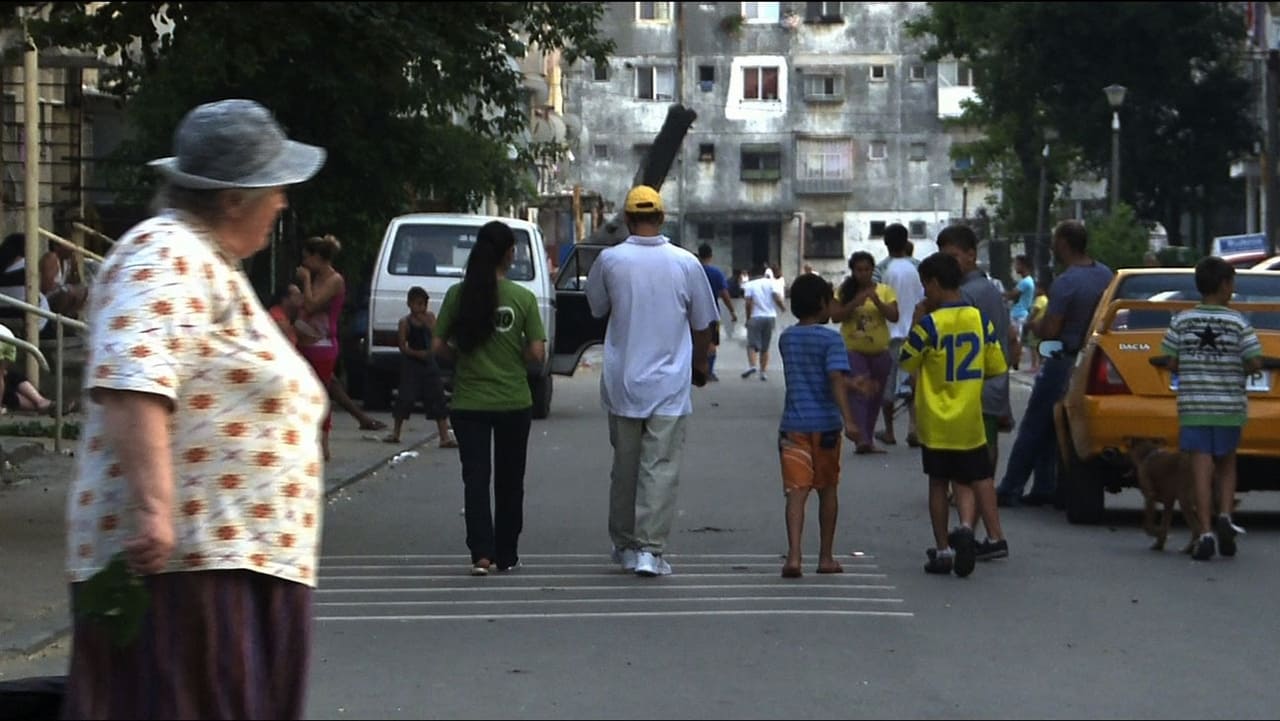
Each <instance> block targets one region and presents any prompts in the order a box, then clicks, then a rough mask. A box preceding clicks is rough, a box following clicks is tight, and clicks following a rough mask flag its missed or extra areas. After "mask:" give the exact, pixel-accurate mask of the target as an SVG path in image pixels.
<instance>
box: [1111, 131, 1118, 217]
mask: <svg viewBox="0 0 1280 721" xmlns="http://www.w3.org/2000/svg"><path fill="white" fill-rule="evenodd" d="M1119 204H1120V111H1119V110H1113V111H1111V207H1110V210H1111V212H1113V213H1114V212H1115V210H1116V206H1117V205H1119Z"/></svg>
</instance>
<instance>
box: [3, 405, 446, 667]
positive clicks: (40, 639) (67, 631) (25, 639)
mask: <svg viewBox="0 0 1280 721" xmlns="http://www.w3.org/2000/svg"><path fill="white" fill-rule="evenodd" d="M437 438H439V434H438V433H436V432H434V431H432V432H431V433H430V434H429V435H427V437H426V438H424V439H422V440H421V441H419V442H418V443H414V444H412V445H408V446H404V447H401V448H399V449H398V450H396V451H395V452H394V453H392V454H391V455H390V456H388V457H386V458H383V459H382V460H380V461H378V462H377V463H373V464H371V465H369V466H368V467H367V468H365V469H363V470H360V471H356V472H355V473H353V474H351V475H350V476H347V477H346V478H341V479H338V480H337V481H335V482H334V483H333V484H332V485H328V484H326V485H325V489H324V500H325V501H328V500H329V499H330V498H331V497H333V496H334V495H336V494H337V493H338V492H339V491H341V490H343V489H345V488H348V487H349V486H352V485H355V484H356V483H359V482H360V481H362V480H364V479H366V478H368V477H369V476H371V475H373V474H374V473H377V472H378V471H380V470H382V469H383V468H386V467H388V466H389V465H390V464H391V461H392V459H394V458H395V457H396V456H398V455H399V454H401V453H404V452H405V451H416V450H418V449H420V448H422V447H423V446H426V445H427V444H429V443H431V442H432V441H434V440H436V439H437ZM49 610H50V613H51V616H52V617H55V618H69V617H70V608H69V606H68V604H67V601H66V600H65V599H63V600H60V601H59V602H58V603H55V604H54V605H53V606H51V607H50V609H49ZM12 635H13V636H16V637H17V638H16V639H14V640H13V641H11V642H9V644H8V645H6V646H5V647H4V648H0V657H2V656H9V655H22V656H32V655H34V654H37V653H40V652H41V651H43V650H45V649H46V648H48V647H50V646H52V645H53V644H55V643H57V642H58V641H61V640H62V639H64V638H68V637H70V636H71V624H70V623H64V624H62V625H59V626H58V627H57V628H55V629H49V628H48V627H46V628H40V629H36V630H33V631H29V632H27V633H23V632H21V631H18V632H15V633H14V634H12Z"/></svg>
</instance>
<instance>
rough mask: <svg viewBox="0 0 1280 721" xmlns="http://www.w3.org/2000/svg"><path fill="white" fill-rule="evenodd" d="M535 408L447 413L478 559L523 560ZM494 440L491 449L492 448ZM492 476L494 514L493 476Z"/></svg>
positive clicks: (473, 552) (510, 562)
mask: <svg viewBox="0 0 1280 721" xmlns="http://www.w3.org/2000/svg"><path fill="white" fill-rule="evenodd" d="M532 420H533V409H531V408H523V409H521V410H518V411H465V410H455V411H453V412H452V413H450V414H449V421H450V423H451V424H452V425H453V433H454V436H456V437H457V439H458V454H459V456H460V458H461V460H462V483H463V485H464V486H465V499H466V502H465V508H466V518H467V548H469V549H471V561H472V562H473V563H474V562H475V561H478V560H480V559H482V558H487V559H489V560H490V561H491V562H493V563H496V564H497V565H498V567H499V568H508V567H510V566H514V565H515V563H516V561H518V560H520V554H519V552H518V549H517V546H518V544H519V540H520V531H521V529H522V528H523V526H524V466H525V456H526V455H527V454H526V451H527V449H528V446H529V426H530V424H531V423H532ZM490 440H492V451H490V445H491V444H490ZM490 475H492V477H493V513H492V514H490V512H489V478H490Z"/></svg>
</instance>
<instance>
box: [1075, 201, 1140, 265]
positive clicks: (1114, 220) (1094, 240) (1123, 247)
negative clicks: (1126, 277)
mask: <svg viewBox="0 0 1280 721" xmlns="http://www.w3.org/2000/svg"><path fill="white" fill-rule="evenodd" d="M1088 227H1089V255H1090V256H1092V257H1093V258H1094V259H1096V260H1100V261H1102V262H1103V263H1106V264H1107V265H1108V266H1110V267H1112V268H1132V267H1139V266H1141V265H1142V264H1143V263H1142V257H1143V256H1144V255H1146V253H1147V250H1148V249H1149V248H1150V243H1151V233H1150V231H1148V230H1147V228H1146V226H1144V225H1143V224H1142V223H1140V222H1139V221H1138V218H1137V216H1135V215H1134V213H1133V208H1130V207H1129V206H1128V205H1125V204H1124V203H1120V204H1119V205H1117V206H1116V208H1115V210H1113V211H1112V212H1111V213H1109V214H1107V215H1098V216H1094V217H1093V218H1091V219H1090V220H1089V222H1088Z"/></svg>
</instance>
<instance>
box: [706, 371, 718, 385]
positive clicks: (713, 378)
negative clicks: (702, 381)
mask: <svg viewBox="0 0 1280 721" xmlns="http://www.w3.org/2000/svg"><path fill="white" fill-rule="evenodd" d="M707 380H708V381H710V382H711V383H719V382H720V376H718V375H716V374H715V373H708V374H707Z"/></svg>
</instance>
